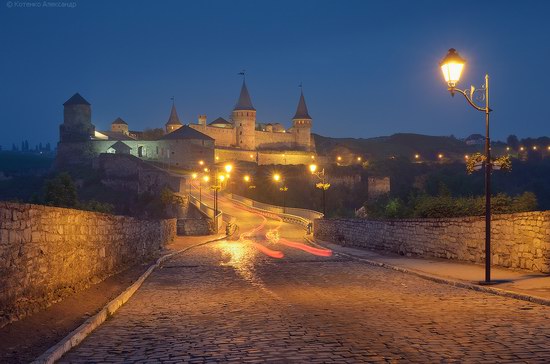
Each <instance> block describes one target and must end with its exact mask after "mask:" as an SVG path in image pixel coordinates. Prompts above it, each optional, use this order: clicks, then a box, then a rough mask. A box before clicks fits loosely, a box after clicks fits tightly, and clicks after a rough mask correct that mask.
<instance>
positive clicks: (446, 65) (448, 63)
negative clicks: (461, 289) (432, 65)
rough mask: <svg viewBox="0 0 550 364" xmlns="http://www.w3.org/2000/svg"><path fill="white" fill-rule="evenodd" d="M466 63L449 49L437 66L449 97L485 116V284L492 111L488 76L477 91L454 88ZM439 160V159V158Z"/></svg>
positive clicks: (488, 271) (488, 261)
mask: <svg viewBox="0 0 550 364" xmlns="http://www.w3.org/2000/svg"><path fill="white" fill-rule="evenodd" d="M465 64H466V61H465V60H464V59H463V58H462V57H460V56H459V55H458V52H457V51H456V50H455V49H454V48H451V49H449V52H448V53H447V55H446V56H445V57H444V58H443V60H442V61H441V63H440V64H439V66H440V67H441V71H442V72H443V77H444V79H445V82H446V83H447V86H448V87H449V88H448V90H449V92H450V93H451V96H454V94H455V92H458V93H460V94H462V96H464V98H465V99H466V101H467V102H468V104H470V106H472V107H473V108H474V109H476V110H478V111H481V112H483V113H484V114H485V161H484V164H485V282H483V283H484V284H490V283H492V282H491V170H492V169H493V168H492V163H491V140H490V139H489V113H490V112H491V111H493V110H492V109H491V108H490V107H489V75H488V74H486V75H485V84H484V85H483V86H481V87H480V88H479V89H476V88H475V87H474V86H470V88H469V89H468V90H461V89H458V88H456V85H457V84H458V82H459V81H460V76H461V74H462V70H463V69H464V65H465ZM476 93H480V95H479V96H480V97H479V98H475V97H474V94H476ZM474 100H481V101H484V102H485V105H482V106H479V105H477V104H476V103H475V101H474ZM440 159H441V158H440Z"/></svg>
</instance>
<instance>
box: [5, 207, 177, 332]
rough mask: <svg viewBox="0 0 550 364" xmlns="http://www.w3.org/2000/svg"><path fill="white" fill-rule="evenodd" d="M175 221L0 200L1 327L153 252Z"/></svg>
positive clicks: (167, 237) (165, 239)
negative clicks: (142, 218) (135, 217)
mask: <svg viewBox="0 0 550 364" xmlns="http://www.w3.org/2000/svg"><path fill="white" fill-rule="evenodd" d="M175 235H176V220H175V219H169V220H137V219H134V218H131V217H125V216H114V215H108V214H101V213H94V212H88V211H80V210H73V209H65V208H57V207H49V206H40V205H30V204H17V203H7V202H0V238H1V240H0V327H1V326H3V325H5V324H6V323H8V322H10V321H13V320H16V319H19V318H21V317H23V316H26V315H28V314H29V313H32V312H34V311H37V310H39V309H41V308H44V307H46V306H48V305H50V304H51V303H54V302H56V301H59V300H61V299H63V298H64V297H66V296H67V295H69V294H71V293H73V292H76V291H78V290H81V289H83V288H85V287H86V286H88V285H89V284H90V283H97V282H99V281H101V280H103V279H105V278H107V277H108V276H110V275H112V274H114V273H117V272H119V271H122V270H124V269H125V268H128V267H130V266H132V265H134V264H136V263H138V262H141V261H144V260H147V259H151V258H153V257H154V256H156V255H157V254H158V253H159V251H160V249H161V248H163V247H164V245H165V244H166V243H168V242H170V241H172V240H173V239H174V237H175Z"/></svg>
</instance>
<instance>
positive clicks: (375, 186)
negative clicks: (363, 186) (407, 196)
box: [367, 177, 390, 200]
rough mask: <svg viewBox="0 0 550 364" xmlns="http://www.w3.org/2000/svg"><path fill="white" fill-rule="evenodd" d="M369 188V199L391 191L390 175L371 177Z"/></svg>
mask: <svg viewBox="0 0 550 364" xmlns="http://www.w3.org/2000/svg"><path fill="white" fill-rule="evenodd" d="M367 188H368V192H367V197H368V199H369V200H370V199H374V198H377V197H379V196H382V195H385V194H387V193H390V177H369V178H368V185H367Z"/></svg>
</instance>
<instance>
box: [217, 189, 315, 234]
mask: <svg viewBox="0 0 550 364" xmlns="http://www.w3.org/2000/svg"><path fill="white" fill-rule="evenodd" d="M224 195H225V196H226V197H228V198H229V199H231V200H233V201H234V202H237V203H240V204H242V205H245V206H248V207H251V208H253V209H254V211H256V212H258V213H260V214H262V215H264V216H267V217H271V218H274V217H279V218H281V219H282V220H283V221H285V222H288V223H291V224H297V225H300V226H302V227H304V228H307V226H308V225H309V224H310V223H313V220H314V219H320V218H322V217H323V214H322V213H320V212H318V211H314V210H307V209H300V208H296V207H285V208H283V207H281V206H276V205H270V204H266V203H263V202H258V201H255V200H252V199H250V198H246V197H243V196H239V195H235V194H233V193H225V194H224Z"/></svg>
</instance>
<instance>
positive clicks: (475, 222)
mask: <svg viewBox="0 0 550 364" xmlns="http://www.w3.org/2000/svg"><path fill="white" fill-rule="evenodd" d="M491 233H492V244H491V246H492V248H491V253H492V264H493V265H497V266H501V267H506V268H521V269H528V270H531V271H536V272H544V273H550V211H535V212H525V213H518V214H506V215H494V216H493V220H492V228H491ZM314 234H315V237H316V238H318V239H321V240H326V241H331V242H334V243H338V244H342V245H346V246H357V247H362V248H367V249H373V250H385V251H389V252H393V253H398V254H402V255H407V256H423V257H436V258H446V259H456V260H462V261H468V262H473V263H482V262H484V261H485V219H484V217H464V218H448V219H407V220H381V221H375V220H364V219H319V220H315V221H314Z"/></svg>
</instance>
